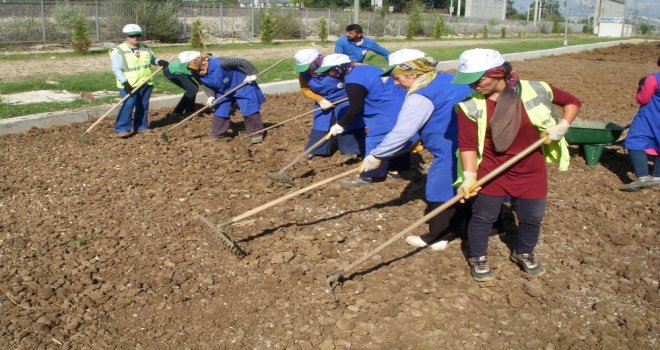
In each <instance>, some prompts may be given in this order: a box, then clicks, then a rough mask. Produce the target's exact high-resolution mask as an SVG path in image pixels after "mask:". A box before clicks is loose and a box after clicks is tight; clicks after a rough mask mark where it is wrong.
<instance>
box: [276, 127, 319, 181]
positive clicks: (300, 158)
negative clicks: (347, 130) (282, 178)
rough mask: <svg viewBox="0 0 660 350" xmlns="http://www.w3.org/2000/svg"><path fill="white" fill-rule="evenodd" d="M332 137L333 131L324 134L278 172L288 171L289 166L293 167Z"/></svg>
mask: <svg viewBox="0 0 660 350" xmlns="http://www.w3.org/2000/svg"><path fill="white" fill-rule="evenodd" d="M331 138H332V134H331V133H327V134H325V136H323V138H322V139H320V140H318V141H316V142H315V143H314V144H313V145H311V146H309V148H307V149H306V150H304V151H303V152H302V153H300V154H299V155H297V156H296V158H294V159H293V160H292V161H290V162H289V163H288V164H287V165H285V166H284V167H282V169H280V170H279V171H278V172H277V173H278V174H282V173H284V172H285V171H287V170H288V169H289V168H291V167H292V166H294V165H296V163H298V162H299V161H301V160H302V159H303V158H305V157H306V156H307V155H308V154H310V153H312V152H314V150H315V149H317V148H319V147H320V146H321V145H322V144H323V143H324V142H326V141H328V140H330V139H331Z"/></svg>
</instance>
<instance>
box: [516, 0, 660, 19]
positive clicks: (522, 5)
mask: <svg viewBox="0 0 660 350" xmlns="http://www.w3.org/2000/svg"><path fill="white" fill-rule="evenodd" d="M514 1H515V2H514V4H515V7H516V9H517V10H519V11H525V9H526V8H527V6H529V4H530V3H533V2H534V0H514ZM580 2H581V3H583V4H584V3H589V4H591V5H592V6H591V11H592V12H593V5H594V4H595V3H596V0H582V1H579V0H568V6H569V9H570V10H572V11H578V13H579V12H580V11H582V12H586V11H587V7H586V6H584V5H582V6H581V5H580ZM559 3H560V4H562V5H563V4H564V0H559ZM635 8H637V12H638V14H640V15H642V14H643V15H645V16H648V17H655V18H660V0H626V5H625V12H626V14H628V13H632V12H633V11H634V10H635ZM562 11H563V8H562Z"/></svg>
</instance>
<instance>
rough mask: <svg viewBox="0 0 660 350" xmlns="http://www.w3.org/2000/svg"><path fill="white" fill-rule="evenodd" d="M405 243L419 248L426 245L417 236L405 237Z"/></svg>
mask: <svg viewBox="0 0 660 350" xmlns="http://www.w3.org/2000/svg"><path fill="white" fill-rule="evenodd" d="M406 243H408V244H410V245H411V246H413V247H420V248H423V247H426V246H427V245H428V244H426V242H424V240H422V239H421V238H420V237H419V236H408V237H406Z"/></svg>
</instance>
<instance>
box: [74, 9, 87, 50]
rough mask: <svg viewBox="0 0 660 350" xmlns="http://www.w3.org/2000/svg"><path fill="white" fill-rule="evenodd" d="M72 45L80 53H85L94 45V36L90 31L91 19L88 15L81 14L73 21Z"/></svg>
mask: <svg viewBox="0 0 660 350" xmlns="http://www.w3.org/2000/svg"><path fill="white" fill-rule="evenodd" d="M71 46H73V49H74V50H75V51H76V52H78V53H85V52H87V51H88V50H89V47H90V46H92V36H91V34H90V32H89V21H88V20H87V16H85V15H83V14H80V15H79V16H78V17H76V19H75V21H74V22H73V33H72V34H71Z"/></svg>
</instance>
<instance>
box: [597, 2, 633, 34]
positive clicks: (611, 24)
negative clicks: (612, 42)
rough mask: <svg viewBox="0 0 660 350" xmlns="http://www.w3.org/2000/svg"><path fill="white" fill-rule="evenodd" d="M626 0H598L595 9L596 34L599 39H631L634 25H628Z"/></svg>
mask: <svg viewBox="0 0 660 350" xmlns="http://www.w3.org/2000/svg"><path fill="white" fill-rule="evenodd" d="M625 5H626V1H625V0H596V6H595V7H594V34H598V36H599V37H614V38H621V37H630V36H632V32H633V25H632V24H630V23H626V20H625V13H624V8H625Z"/></svg>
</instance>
